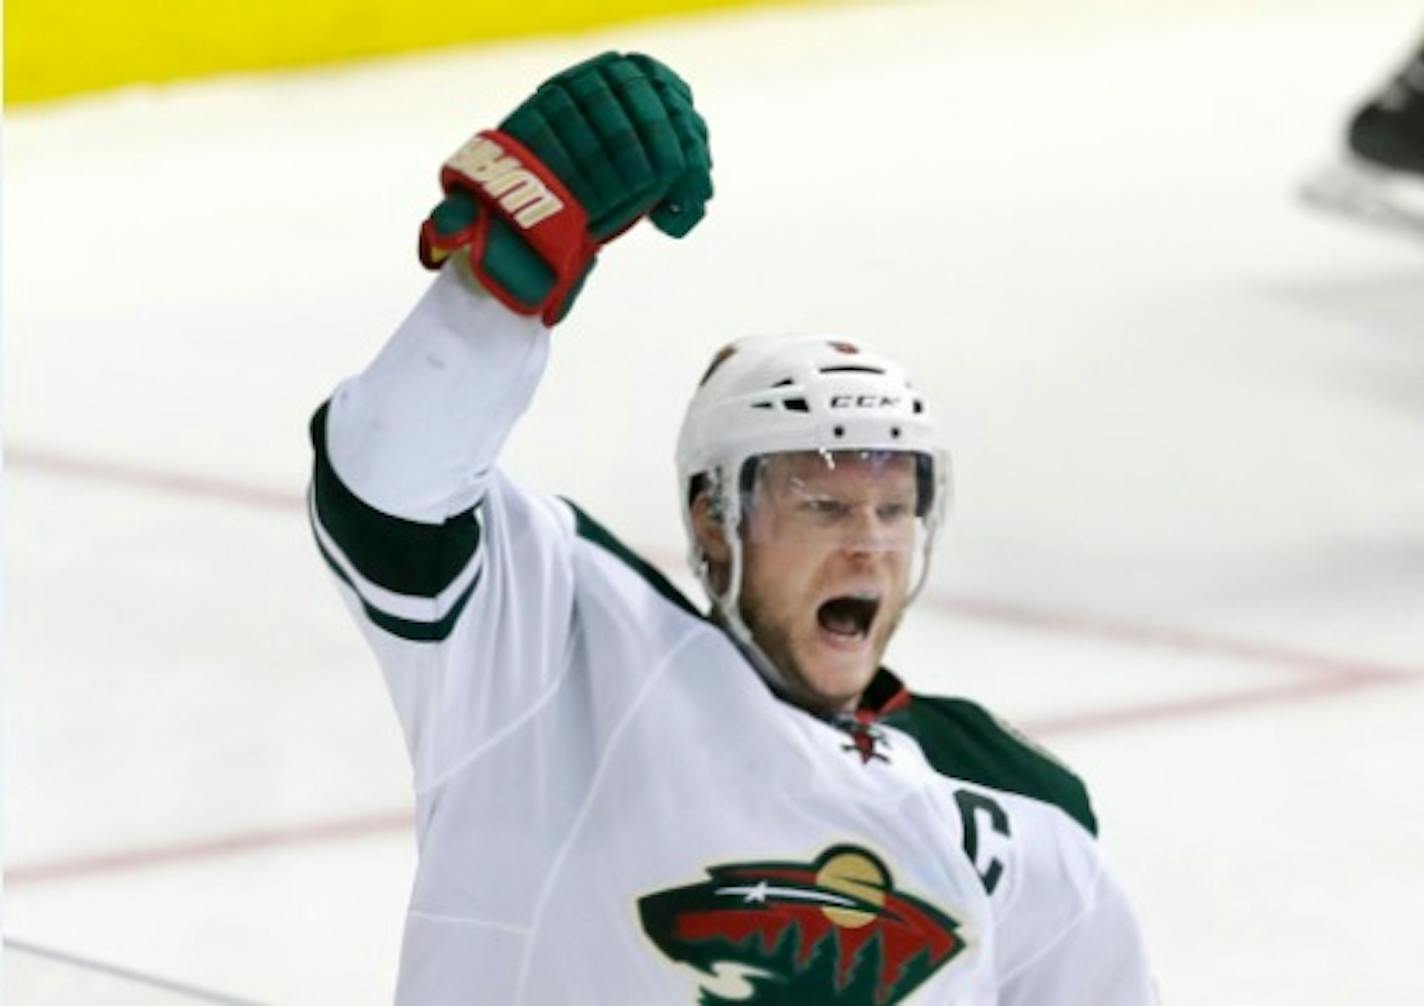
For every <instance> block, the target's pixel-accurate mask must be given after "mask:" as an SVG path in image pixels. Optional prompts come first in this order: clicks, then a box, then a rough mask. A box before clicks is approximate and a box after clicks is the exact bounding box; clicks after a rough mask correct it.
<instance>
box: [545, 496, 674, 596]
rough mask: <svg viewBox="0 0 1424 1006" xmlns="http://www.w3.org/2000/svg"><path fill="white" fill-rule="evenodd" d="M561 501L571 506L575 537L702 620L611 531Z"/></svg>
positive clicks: (656, 572) (574, 505) (571, 504)
mask: <svg viewBox="0 0 1424 1006" xmlns="http://www.w3.org/2000/svg"><path fill="white" fill-rule="evenodd" d="M560 499H563V501H564V502H565V503H566V504H568V507H569V509H570V510H572V511H573V512H574V533H575V534H577V535H578V536H579V537H580V538H582V539H584V540H585V541H589V542H592V543H593V544H595V545H597V546H598V547H599V548H601V549H603V550H604V551H606V552H608V553H609V554H611V555H613V556H614V557H615V558H617V559H618V560H620V561H621V562H622V563H623V564H624V565H625V566H627V567H628V568H629V569H631V570H632V571H633V572H635V573H637V574H638V575H639V576H641V577H642V578H643V579H644V580H645V581H646V582H647V584H648V586H650V587H652V588H653V590H655V591H657V592H658V593H659V594H661V595H662V596H663V598H665V599H666V600H667V601H669V602H671V603H672V604H674V605H676V606H677V607H679V608H681V609H682V610H683V611H685V612H687V613H688V614H689V615H693V616H695V617H697V618H701V617H702V614H701V612H699V611H698V610H697V608H696V607H694V606H693V604H692V602H691V601H689V600H688V599H687V598H686V597H684V596H683V593H682V591H680V590H678V589H677V588H676V587H674V586H673V585H672V581H670V580H669V579H668V578H667V577H665V576H663V575H662V573H660V572H658V569H657V567H655V566H654V565H653V564H652V563H650V562H648V561H647V560H646V559H644V558H643V557H642V556H640V555H638V554H637V553H636V552H634V551H633V550H632V549H631V548H629V547H628V546H627V545H625V544H623V543H622V542H621V541H619V540H618V539H617V538H615V537H614V536H613V533H612V532H611V531H609V530H608V529H607V528H606V527H604V526H603V525H602V524H600V523H598V521H596V520H594V519H593V518H592V517H590V516H589V515H588V514H586V513H584V511H583V510H582V509H581V508H580V507H579V505H578V504H577V503H575V502H574V501H573V500H571V499H568V498H567V497H560Z"/></svg>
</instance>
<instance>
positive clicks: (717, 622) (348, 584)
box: [311, 53, 1152, 1006]
mask: <svg viewBox="0 0 1424 1006" xmlns="http://www.w3.org/2000/svg"><path fill="white" fill-rule="evenodd" d="M710 166H711V162H710V156H709V153H708V146H707V131H706V128H705V126H704V125H703V123H702V120H701V118H700V117H699V115H698V113H697V112H696V111H695V110H694V108H693V105H692V98H691V93H690V91H689V90H688V88H687V86H686V85H685V84H684V83H683V82H682V81H681V80H680V79H679V78H678V77H677V76H676V75H675V74H673V73H672V71H670V70H669V69H667V68H666V67H664V66H662V65H661V64H659V63H657V62H655V61H654V60H652V59H649V58H647V57H644V56H639V55H626V56H620V55H617V54H612V53H609V54H605V55H603V56H600V57H598V58H597V59H594V60H592V61H590V62H588V63H584V64H581V65H579V66H576V67H574V68H572V69H570V70H568V71H565V72H564V73H562V74H560V75H558V76H556V77H554V78H553V79H552V80H551V81H549V82H547V83H546V84H544V85H543V86H542V87H541V88H540V89H539V90H538V92H537V93H536V94H535V95H534V96H533V97H532V98H530V99H529V100H528V101H527V102H526V103H525V104H524V105H522V106H520V108H519V109H517V110H516V111H515V112H514V113H513V114H512V115H511V116H510V117H509V118H508V119H506V120H505V122H504V123H503V125H502V127H501V129H499V130H497V131H493V132H489V133H483V134H480V135H479V136H478V137H476V138H475V139H474V140H472V141H470V142H469V143H467V144H466V145H465V146H463V147H462V148H460V150H459V151H458V152H457V153H456V154H455V155H454V156H453V157H452V158H451V159H450V160H449V161H448V162H447V163H446V165H445V167H444V170H443V173H442V181H443V186H444V189H445V192H446V198H445V200H444V201H443V202H442V203H441V204H440V206H438V207H437V208H436V210H435V211H434V212H433V214H432V215H431V217H430V219H429V220H427V221H426V223H425V225H424V227H423V230H422V240H421V257H422V259H423V261H424V262H425V263H426V264H427V265H430V266H432V267H435V268H438V269H439V275H438V277H437V278H436V279H435V281H434V283H433V285H432V286H431V288H430V290H429V292H428V293H427V294H426V295H425V296H424V297H423V299H421V301H420V302H419V303H418V304H417V305H416V306H415V308H414V310H413V312H412V313H411V315H410V316H409V318H407V319H406V321H405V322H404V324H402V325H401V326H400V328H399V329H398V330H397V331H396V333H395V335H394V336H393V337H392V338H391V340H390V341H389V343H387V345H386V346H385V347H384V348H383V349H382V350H381V352H380V354H379V355H378V356H377V357H376V359H375V360H374V361H373V362H372V363H371V364H370V366H369V367H368V368H367V369H366V370H365V371H364V372H363V373H361V374H359V375H358V376H356V377H354V378H352V379H350V380H348V381H346V382H345V383H343V384H342V385H340V386H339V387H338V388H337V390H336V392H335V393H334V394H333V395H332V397H331V399H330V400H329V401H328V402H327V403H326V404H325V405H323V406H322V407H321V409H319V410H318V412H317V414H316V416H315V417H314V419H313V422H312V437H313V443H314V446H315V450H316V464H315V473H314V477H313V485H312V493H311V516H312V521H313V526H314V530H315V534H316V538H317V541H318V544H319V546H320V550H321V553H322V555H323V556H324V557H325V559H326V561H327V562H328V563H329V565H330V567H331V569H332V571H333V572H334V573H335V574H336V577H337V580H338V581H339V586H340V590H341V592H342V595H343V596H344V598H345V600H346V601H347V603H348V604H349V605H350V607H351V609H352V611H353V612H354V614H355V616H356V619H357V621H358V622H359V623H360V625H361V627H362V629H363V631H364V633H365V635H366V637H367V639H368V641H369V642H370V645H371V646H372V648H373V649H374V650H375V652H376V655H377V657H378V658H379V661H380V664H381V667H382V670H383V672H384V674H385V677H386V681H387V684H388V686H389V690H390V693H391V696H392V698H393V700H394V704H395V707H396V711H397V714H398V715H399V717H400V721H401V724H402V726H403V728H404V731H405V737H406V741H407V744H408V747H409V752H410V757H411V761H412V764H413V768H414V786H415V792H416V805H417V815H416V829H417V837H418V844H419V851H420V859H419V868H418V873H417V877H416V880H415V885H414V890H413V893H412V895H411V901H410V906H409V910H408V913H407V917H406V923H405V936H404V946H403V951H402V959H401V969H400V977H399V983H398V990H397V1000H398V1001H399V1002H401V1003H406V1004H420V1006H425V1004H447V1003H449V1004H454V1003H459V1004H469V1003H492V1004H500V1006H505V1004H559V1006H564V1004H604V1003H607V1004H617V1006H630V1004H647V1006H663V1004H679V1003H682V1004H688V1006H691V1004H695V1003H701V1004H716V1003H733V1002H736V1003H763V1004H765V1003H802V1004H823V1003H847V1004H849V1003H856V1004H866V1006H887V1004H891V1003H899V1002H909V1001H913V1002H914V1003H923V1004H950V1003H953V1004H964V1006H970V1004H977V1006H987V1004H991V1003H998V1004H1006V1006H1070V1004H1081V1006H1138V1004H1143V1003H1147V1002H1149V1001H1151V999H1152V994H1151V991H1150V985H1149V981H1148V978H1147V970H1146V966H1145V963H1144V956H1143V951H1142V947H1141V943H1140V940H1139V936H1138V931H1137V927H1136V925H1135V923H1134V921H1133V917H1132V913H1131V911H1130V910H1129V907H1128V905H1127V903H1126V901H1125V900H1124V898H1123V895H1122V893H1121V891H1120V890H1119V888H1118V885H1117V884H1116V883H1115V881H1114V880H1113V878H1112V875H1111V874H1110V873H1109V872H1108V871H1107V869H1105V867H1104V865H1103V862H1102V859H1101V858H1100V856H1099V852H1098V848H1097V845H1096V843H1095V839H1094V833H1095V821H1094V818H1093V813H1092V811H1091V809H1090V807H1089V803H1088V797H1087V794H1086V792H1085V790H1084V788H1083V786H1082V784H1081V783H1080V782H1079V780H1078V779H1077V778H1076V777H1075V776H1073V775H1072V774H1071V773H1070V772H1069V771H1068V770H1067V769H1065V768H1064V767H1062V766H1061V765H1060V764H1059V763H1057V762H1056V761H1054V760H1053V759H1051V758H1050V757H1048V756H1047V755H1045V754H1044V753H1042V752H1041V751H1040V750H1038V749H1037V748H1035V747H1034V746H1032V745H1031V744H1029V743H1028V742H1026V741H1025V740H1023V739H1022V738H1021V737H1019V736H1018V735H1017V734H1015V733H1013V732H1012V731H1011V730H1009V729H1008V728H1006V727H1005V726H1003V725H1002V724H1000V723H999V722H998V721H996V720H994V719H993V718H992V717H990V716H989V715H988V714H987V713H985V712H984V711H983V710H981V709H980V708H978V707H977V706H975V705H973V704H971V703H969V702H966V701H963V700H953V699H935V698H926V697H921V696H918V695H913V694H911V693H910V692H908V691H907V690H906V689H905V687H904V686H903V685H901V683H900V682H899V681H898V680H897V679H896V678H895V676H894V675H893V674H891V672H889V671H888V670H886V669H884V668H883V667H881V666H880V658H881V654H882V653H883V651H884V649H885V646H886V644H887V642H888V641H889V639H890V636H891V634H892V633H893V632H894V630H895V626H896V624H897V623H898V621H899V618H900V616H901V614H902V613H903V611H904V609H905V607H906V605H907V604H908V603H909V601H910V599H911V598H912V597H913V595H914V592H915V589H916V587H917V586H918V584H919V583H920V582H921V581H922V579H923V573H924V566H925V563H926V562H927V560H928V557H929V554H930V549H931V547H932V545H933V541H934V537H935V531H936V529H937V527H938V525H939V522H940V519H941V517H942V514H943V512H944V507H945V496H946V494H947V491H948V490H947V481H948V477H947V462H946V459H945V456H944V454H943V452H942V451H941V450H940V448H939V446H938V441H937V438H936V434H935V429H934V425H933V421H932V418H931V416H932V412H931V410H930V408H929V406H928V404H927V403H926V402H924V400H923V399H922V398H921V397H920V395H919V394H918V393H917V392H916V391H915V390H914V389H913V388H912V387H911V386H910V383H909V382H908V380H907V379H906V376H905V374H904V372H903V371H902V370H901V368H900V367H899V366H897V365H896V364H894V363H893V362H891V361H890V360H888V359H886V358H885V357H883V356H880V355H878V354H876V353H874V352H872V351H871V350H869V349H867V348H866V347H865V346H863V345H861V344H860V343H858V342H855V341H852V340H846V339H839V338H827V337H809V336H803V337H794V338H772V339H759V340H745V341H742V342H738V343H734V344H733V345H731V346H729V347H727V348H725V349H723V350H722V351H721V352H720V353H718V354H717V356H716V358H715V359H714V361H713V364H712V366H711V367H710V368H709V369H708V371H707V373H706V375H705V376H704V377H703V379H702V382H701V385H700V387H699V388H698V389H697V391H696V393H695V395H694V396H693V399H692V403H691V405H690V406H689V408H688V411H687V415H686V418H685V421H684V424H683V429H682V433H681V437H680V440H679V443H678V449H677V475H678V480H679V484H678V491H679V494H680V496H681V499H682V501H683V506H684V518H685V520H686V524H687V529H688V536H689V547H690V551H691V555H692V558H693V563H694V566H695V567H696V569H697V570H698V573H699V575H700V576H701V577H702V580H703V583H704V584H705V586H706V588H707V590H708V593H709V596H710V599H711V614H710V615H703V614H701V613H699V611H698V610H697V609H696V608H695V607H693V606H692V605H691V604H690V603H688V602H687V601H686V600H684V599H683V598H682V597H681V596H680V595H679V594H678V592H677V591H676V590H675V589H674V588H673V587H672V586H671V585H670V584H669V583H668V582H667V581H666V580H664V579H663V578H662V577H661V576H660V575H659V574H658V573H657V572H656V571H655V570H654V569H653V568H652V567H651V566H649V565H648V564H647V563H645V562H643V561H642V560H640V559H639V558H638V557H637V556H635V555H634V554H632V553H631V552H630V551H629V550H628V549H627V548H626V547H625V546H624V545H622V544H621V543H620V542H619V541H618V540H617V539H616V538H614V537H613V536H612V535H611V534H610V533H609V532H608V531H606V530H604V529H603V528H602V527H601V526H600V525H599V524H598V523H597V522H595V521H594V519H593V518H591V517H589V516H588V515H587V514H585V513H584V512H583V511H581V510H580V509H579V508H578V507H577V506H575V505H574V504H572V503H570V502H566V501H564V500H561V499H557V498H550V497H546V496H541V495H537V494H534V493H531V492H529V491H527V490H525V489H522V488H521V487H519V486H518V485H515V484H514V483H513V482H511V481H510V480H509V479H508V478H507V477H506V476H505V475H504V474H503V473H502V472H501V471H500V469H499V467H498V466H497V458H498V454H499V450H500V446H501V444H502V443H503V441H504V439H505V436H506V435H507V434H508V432H509V431H510V428H511V426H512V425H513V424H514V422H515V421H516V419H517V418H518V417H519V415H520V414H521V413H522V411H523V410H524V408H525V406H526V405H527V404H528V402H529V400H530V398H531V396H532V395H533V393H534V391H535V388H536V386H537V384H538V382H539V378H540V375H541V373H542V371H543V368H544V363H545V359H546V356H547V354H548V352H549V350H550V335H549V328H550V326H551V325H553V324H554V323H555V322H558V321H559V320H561V319H562V318H563V317H564V316H565V315H566V314H567V312H568V310H569V307H570V305H571V303H572V302H573V301H574V299H575V297H576V295H577V292H578V289H579V286H580V284H581V282H582V280H583V279H584V278H585V277H586V276H587V274H588V271H589V268H590V267H591V265H592V263H593V260H594V256H595V255H596V254H597V252H598V250H599V249H600V247H601V246H602V244H604V243H605V242H607V241H608V240H610V239H611V238H613V237H615V236H616V235H617V234H619V233H620V232H621V231H622V230H623V229H625V228H626V227H628V226H630V225H631V224H632V223H633V222H635V221H636V220H638V219H639V218H641V217H643V216H647V217H648V218H649V219H650V220H651V222H652V223H653V225H654V226H656V227H658V228H659V229H660V230H662V231H664V232H666V233H668V234H671V235H672V236H675V237H680V236H683V235H685V234H686V233H687V232H688V231H689V230H690V229H691V228H692V227H693V226H694V225H695V224H696V223H697V221H698V219H699V218H700V217H701V215H702V212H703V206H704V204H705V202H706V201H707V199H708V198H709V197H710V196H711V192H712V188H711V183H710Z"/></svg>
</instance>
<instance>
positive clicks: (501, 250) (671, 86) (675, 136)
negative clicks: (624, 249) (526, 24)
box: [420, 52, 712, 325]
mask: <svg viewBox="0 0 1424 1006" xmlns="http://www.w3.org/2000/svg"><path fill="white" fill-rule="evenodd" d="M711 170H712V158H711V152H710V150H709V147H708V142H707V126H706V124H705V123H704V122H703V121H702V117H701V116H700V115H698V113H697V111H696V109H694V108H693V105H692V92H691V90H690V89H689V88H688V86H687V84H686V83H684V82H683V80H682V79H681V78H680V77H678V76H677V74H675V73H673V71H672V70H670V69H668V68H667V67H666V66H664V65H663V64H662V63H659V62H658V61H657V60H655V59H652V58H651V57H649V56H644V55H641V54H637V53H629V54H628V55H619V54H618V53H612V52H609V53H604V54H603V55H601V56H598V57H595V58H594V59H591V60H588V61H587V62H584V63H580V64H578V65H577V66H574V67H571V68H570V69H568V70H565V71H564V72H563V73H560V74H558V75H557V76H555V77H552V78H551V79H549V80H548V81H546V82H545V83H544V84H543V85H541V86H540V88H539V90H538V91H536V92H535V94H534V95H533V97H531V98H529V99H528V100H527V101H525V102H524V103H523V104H522V105H520V106H519V107H518V108H516V109H515V110H514V112H512V113H511V114H510V115H509V117H508V118H506V119H505V120H504V122H502V123H501V124H500V128H499V129H498V130H490V131H486V132H482V133H479V134H477V135H476V136H475V137H474V138H472V139H471V140H470V141H469V142H468V143H466V144H465V145H464V146H462V147H461V148H460V149H459V150H458V151H456V152H455V154H454V155H453V156H452V157H451V158H450V159H449V160H448V161H446V162H445V165H444V167H443V168H442V169H441V172H440V183H441V187H442V188H443V189H444V191H445V194H446V198H445V199H444V201H442V202H441V203H440V205H438V206H437V207H436V208H435V210H434V211H433V212H432V213H431V214H430V216H429V217H428V218H427V219H426V220H425V222H424V224H423V225H422V227H421V232H420V259H421V262H422V263H424V264H425V266H426V267H427V268H432V269H434V268H439V267H440V265H441V264H442V263H443V262H444V261H445V259H447V258H448V257H450V255H452V254H453V253H454V252H456V251H458V250H461V249H468V252H469V254H468V262H469V266H470V271H471V272H472V273H473V274H474V276H475V278H476V279H478V280H479V281H480V283H481V284H482V285H483V286H484V287H485V288H486V289H487V290H489V291H490V293H491V294H492V295H493V296H495V297H497V298H498V299H499V300H500V301H501V302H503V303H504V304H505V305H507V306H508V307H509V308H510V309H511V310H514V311H517V312H519V313H521V314H538V315H540V316H541V317H542V318H543V320H544V322H545V324H549V325H553V324H556V323H557V322H558V321H560V320H562V319H563V318H564V316H565V315H566V314H567V313H568V310H569V307H570V306H571V305H572V304H573V301H574V298H575V297H576V296H577V295H578V292H579V290H580V289H581V287H582V285H583V281H584V280H585V279H586V278H587V276H588V273H589V272H590V270H592V268H593V265H594V262H595V260H596V256H597V253H598V250H599V249H600V248H601V246H602V245H604V244H606V243H607V242H609V241H611V240H613V239H614V238H616V237H617V236H618V235H619V234H621V233H623V231H625V230H627V229H628V228H629V227H631V226H632V225H633V224H635V223H637V221H638V220H639V219H640V218H641V217H643V216H645V215H646V216H648V217H649V219H651V220H652V222H653V224H654V226H656V227H657V228H658V229H659V230H661V231H662V232H663V233H665V234H669V235H671V236H673V237H682V236H683V235H685V234H686V233H687V232H688V231H690V230H691V229H692V228H693V227H694V226H695V225H696V224H697V222H698V221H699V220H700V219H702V215H703V213H704V211H705V206H706V203H707V201H708V200H709V199H711V198H712V177H711Z"/></svg>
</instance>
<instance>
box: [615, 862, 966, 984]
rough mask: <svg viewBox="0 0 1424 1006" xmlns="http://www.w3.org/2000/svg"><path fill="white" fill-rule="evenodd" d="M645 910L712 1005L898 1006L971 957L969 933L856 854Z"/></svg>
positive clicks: (763, 867) (722, 875)
mask: <svg viewBox="0 0 1424 1006" xmlns="http://www.w3.org/2000/svg"><path fill="white" fill-rule="evenodd" d="M707 873H708V876H709V877H710V878H711V879H710V880H708V881H706V882H704V883H701V884H693V885H691V886H688V887H678V888H674V889H672V890H667V891H659V892H657V893H656V894H649V895H647V896H646V897H644V898H641V899H639V901H638V912H639V915H640V916H641V918H642V923H643V930H644V931H645V932H646V933H647V934H648V936H649V937H651V938H652V940H653V942H654V943H656V944H657V946H658V949H659V950H661V951H662V952H663V953H664V954H666V955H667V956H668V957H669V958H670V959H672V960H674V961H677V962H678V963H679V964H686V965H689V966H690V967H692V968H694V969H696V970H697V972H699V975H700V976H702V977H701V981H700V984H701V988H702V997H701V999H700V1000H699V1003H700V1004H701V1006H722V1004H727V1003H754V1004H756V1006H792V1004H797V1006H810V1004H822V1003H836V1004H844V1006H851V1004H856V1006H861V1004H864V1006H890V1004H892V1003H898V1002H900V1001H901V1000H903V999H904V998H905V997H906V996H908V995H909V994H910V993H911V992H913V991H914V990H915V989H916V988H918V987H919V986H920V985H922V984H923V983H924V982H925V981H926V980H927V979H928V978H929V977H930V976H931V975H933V974H934V973H935V972H936V971H938V970H939V969H940V968H942V967H944V965H945V964H946V963H948V962H949V961H950V960H951V959H952V958H953V957H954V956H955V955H957V954H958V953H959V952H960V951H961V950H963V949H964V940H963V938H962V937H960V936H959V934H958V932H957V930H958V928H959V923H958V922H956V921H955V920H954V919H952V918H950V917H949V916H948V915H946V914H944V913H943V912H941V911H940V910H939V909H937V908H935V907H934V906H932V905H929V904H927V903H925V902H924V901H921V900H920V899H918V898H914V897H911V896H910V895H908V894H905V893H903V892H900V891H896V890H895V888H894V884H893V882H892V880H891V877H890V871H889V869H887V868H886V866H885V864H884V863H883V862H881V861H880V859H879V858H877V857H876V856H875V855H874V854H873V853H870V852H867V851H866V850H864V849H861V848H858V847H856V846H853V845H838V846H835V847H834V848H831V849H827V850H826V851H825V852H823V853H821V855H820V856H818V857H816V860H815V861H814V862H812V863H733V864H728V865H725V866H713V867H710V868H708V870H707Z"/></svg>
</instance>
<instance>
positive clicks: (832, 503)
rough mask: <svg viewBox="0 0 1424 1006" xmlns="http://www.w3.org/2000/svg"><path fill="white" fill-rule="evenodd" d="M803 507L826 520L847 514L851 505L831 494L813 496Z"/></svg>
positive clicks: (803, 503)
mask: <svg viewBox="0 0 1424 1006" xmlns="http://www.w3.org/2000/svg"><path fill="white" fill-rule="evenodd" d="M801 509H802V510H803V511H804V512H806V513H809V514H811V515H812V516H814V517H818V518H821V519H824V520H833V519H836V518H839V517H843V516H845V515H846V514H847V513H848V512H849V511H850V507H849V506H847V505H846V504H845V503H842V502H841V501H840V500H838V499H832V498H831V497H829V496H812V497H810V498H809V499H807V500H805V501H803V502H802V504H801Z"/></svg>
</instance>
